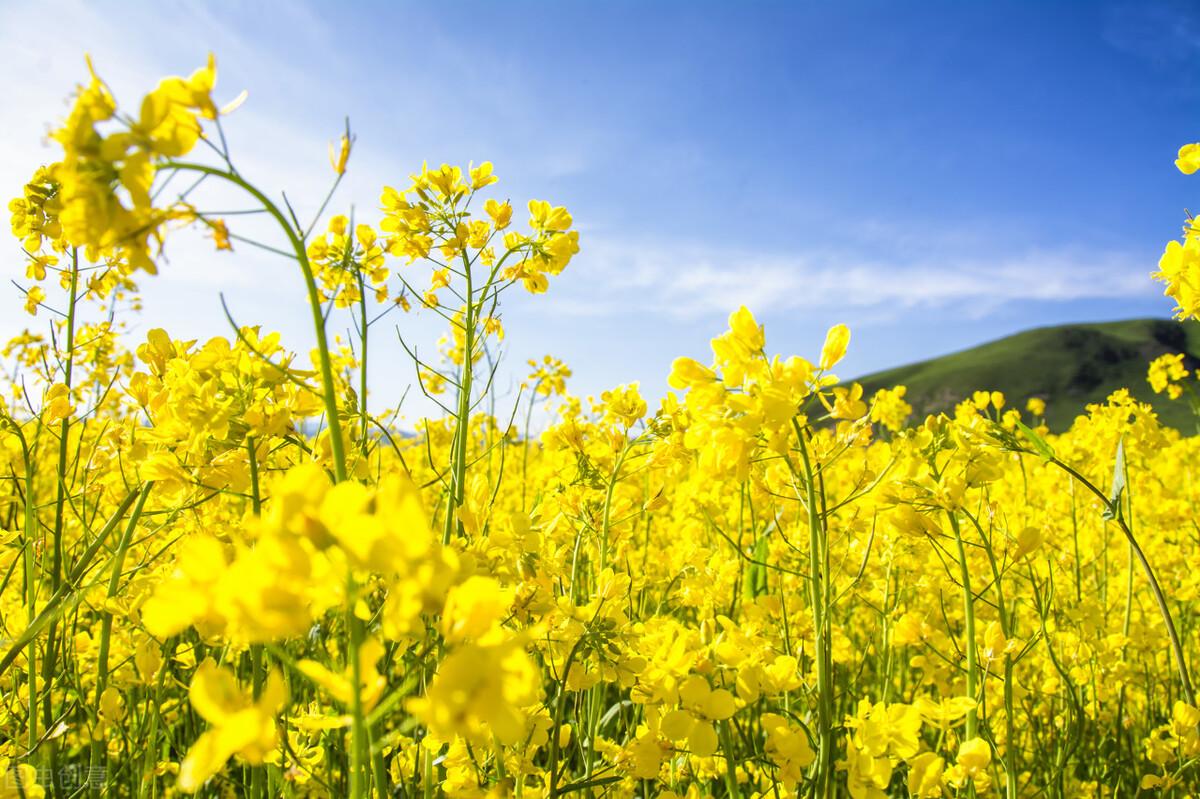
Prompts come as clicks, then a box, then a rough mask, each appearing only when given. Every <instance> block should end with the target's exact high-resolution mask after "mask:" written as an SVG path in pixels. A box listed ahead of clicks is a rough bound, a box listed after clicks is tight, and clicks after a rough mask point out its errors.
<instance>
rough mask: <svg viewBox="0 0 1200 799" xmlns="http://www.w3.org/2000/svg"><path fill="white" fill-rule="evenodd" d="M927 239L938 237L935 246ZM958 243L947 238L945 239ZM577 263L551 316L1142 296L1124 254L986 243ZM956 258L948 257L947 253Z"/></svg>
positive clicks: (661, 254)
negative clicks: (922, 251)
mask: <svg viewBox="0 0 1200 799" xmlns="http://www.w3.org/2000/svg"><path fill="white" fill-rule="evenodd" d="M934 238H935V239H936V237H934ZM959 238H960V237H959V236H957V235H955V236H950V237H948V240H957V239H959ZM581 242H582V245H583V252H582V253H581V254H580V255H579V256H577V260H576V261H575V262H573V263H572V265H571V267H569V269H570V272H569V274H568V275H565V276H564V279H563V280H561V281H560V283H559V286H558V290H559V291H560V295H559V296H558V297H556V298H555V302H554V303H553V306H554V307H553V309H552V310H556V311H561V312H563V313H567V314H571V315H579V314H591V315H606V314H610V313H614V312H624V311H628V312H647V313H655V314H663V315H668V316H674V317H694V316H699V315H704V314H713V313H721V314H723V313H727V312H728V311H730V310H731V309H733V308H736V307H737V306H738V305H742V304H744V305H746V306H747V307H749V308H751V309H753V310H755V311H756V312H762V313H767V312H771V311H783V310H805V309H808V310H812V309H827V308H829V307H846V308H859V309H877V310H881V311H884V312H886V311H888V310H891V311H894V312H900V311H905V310H911V309H914V308H930V309H937V308H948V307H950V306H954V307H956V308H957V310H958V312H959V313H960V314H962V315H967V316H980V315H984V314H986V313H988V312H990V311H993V310H995V309H996V308H997V307H999V306H1001V305H1003V304H1005V303H1009V302H1021V301H1060V302H1066V301H1072V300H1089V299H1112V298H1120V297H1129V296H1139V295H1140V296H1149V295H1151V294H1152V293H1155V291H1156V289H1155V288H1154V286H1153V284H1152V283H1151V281H1150V278H1149V272H1150V271H1151V268H1152V267H1151V266H1150V265H1148V264H1147V263H1146V262H1145V259H1144V258H1141V257H1139V256H1137V255H1135V254H1132V253H1117V252H1104V253H1099V252H1088V251H1084V250H1080V249H1075V248H1061V249H1045V248H1035V247H1029V248H1025V249H1022V250H1017V251H1015V252H1014V251H1011V250H1009V251H1005V250H1003V249H1001V248H1000V247H999V246H997V245H995V244H989V245H988V246H984V245H983V243H982V242H975V244H976V245H977V246H974V247H962V248H960V247H958V246H954V247H949V248H947V247H945V246H942V245H944V243H945V241H941V242H936V244H935V246H932V247H931V249H932V250H934V252H933V254H931V255H927V256H915V255H913V254H912V251H913V250H914V249H917V248H915V247H911V246H906V247H904V248H903V249H902V252H901V253H899V254H898V255H897V256H896V257H894V258H889V257H888V252H887V251H886V250H881V249H879V248H878V247H877V246H871V247H868V246H865V245H867V244H868V243H870V244H872V245H875V242H864V243H863V244H864V246H863V247H861V248H852V247H843V248H814V249H808V250H806V249H803V248H797V249H796V250H794V251H789V252H777V251H771V250H755V249H752V248H729V247H722V246H720V245H715V246H707V245H699V244H695V243H690V242H689V243H671V242H665V241H661V240H649V241H644V242H640V243H632V242H629V243H626V242H620V241H613V240H610V239H607V238H605V237H603V236H597V237H592V236H589V235H587V233H586V232H585V233H584V235H582V236H581ZM956 251H957V252H956Z"/></svg>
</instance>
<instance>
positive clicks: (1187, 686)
mask: <svg viewBox="0 0 1200 799" xmlns="http://www.w3.org/2000/svg"><path fill="white" fill-rule="evenodd" d="M1051 463H1054V464H1055V465H1056V466H1058V467H1059V468H1060V469H1062V470H1063V471H1065V472H1066V473H1067V474H1069V475H1071V476H1072V477H1074V478H1075V479H1076V480H1078V481H1079V482H1080V483H1081V484H1082V485H1083V486H1084V487H1085V488H1087V490H1089V491H1091V492H1092V493H1093V494H1095V495H1096V496H1097V497H1099V498H1100V501H1101V502H1103V503H1104V505H1105V507H1107V508H1108V509H1109V510H1110V511H1111V512H1112V514H1113V517H1114V519H1115V521H1116V522H1117V526H1119V527H1120V528H1121V532H1122V533H1124V535H1125V539H1126V540H1127V541H1128V542H1129V546H1130V548H1131V549H1132V550H1133V554H1134V556H1135V557H1136V558H1137V560H1138V563H1140V564H1141V567H1142V571H1143V572H1144V573H1145V575H1146V580H1147V581H1148V582H1149V583H1150V591H1151V592H1152V593H1153V594H1154V601H1155V603H1156V604H1157V605H1158V612H1159V613H1160V614H1161V615H1162V619H1163V623H1164V624H1165V625H1166V627H1167V637H1168V638H1169V639H1170V641H1171V653H1172V654H1173V655H1174V658H1175V665H1176V667H1177V668H1178V669H1179V682H1180V685H1181V686H1182V687H1183V695H1184V697H1185V698H1186V699H1187V703H1188V704H1189V705H1191V706H1192V707H1196V695H1195V693H1194V691H1193V690H1192V679H1191V675H1190V674H1189V673H1188V667H1187V660H1186V659H1185V658H1184V654H1183V645H1182V644H1180V642H1179V633H1178V632H1176V630H1175V621H1174V619H1172V618H1171V609H1170V608H1169V607H1168V606H1167V598H1166V595H1165V594H1163V590H1162V586H1160V585H1159V584H1158V578H1157V577H1156V576H1155V574H1154V569H1152V568H1151V567H1150V561H1149V560H1147V559H1146V553H1144V552H1143V551H1142V548H1141V546H1140V545H1138V542H1137V539H1136V538H1134V536H1133V531H1132V530H1130V529H1129V525H1128V524H1126V523H1125V518H1124V516H1123V515H1122V514H1121V512H1120V511H1121V509H1120V507H1114V503H1113V502H1111V501H1110V500H1109V498H1108V497H1107V496H1105V495H1104V492H1103V491H1101V490H1100V489H1099V488H1097V487H1096V486H1095V485H1094V484H1093V483H1092V482H1091V481H1090V480H1088V479H1087V478H1086V477H1084V476H1083V475H1081V474H1080V473H1079V472H1077V471H1075V470H1074V469H1072V468H1071V467H1070V466H1068V465H1067V464H1065V463H1063V462H1062V461H1060V460H1058V459H1057V458H1055V459H1054V460H1053V461H1051Z"/></svg>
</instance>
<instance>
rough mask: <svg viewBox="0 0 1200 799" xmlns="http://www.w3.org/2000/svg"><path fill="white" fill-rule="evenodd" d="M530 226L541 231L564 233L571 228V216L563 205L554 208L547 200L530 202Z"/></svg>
mask: <svg viewBox="0 0 1200 799" xmlns="http://www.w3.org/2000/svg"><path fill="white" fill-rule="evenodd" d="M529 226H530V227H531V228H533V229H534V230H540V231H548V232H551V231H552V232H560V231H564V230H566V229H568V228H569V227H571V215H570V214H569V213H567V209H566V208H563V207H562V206H561V205H559V206H553V207H552V206H551V205H550V203H548V202H546V201H545V200H530V201H529Z"/></svg>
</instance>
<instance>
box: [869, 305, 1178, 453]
mask: <svg viewBox="0 0 1200 799" xmlns="http://www.w3.org/2000/svg"><path fill="white" fill-rule="evenodd" d="M1168 352H1170V353H1175V352H1182V353H1185V354H1186V355H1187V358H1186V359H1185V361H1184V362H1185V364H1187V366H1188V368H1190V369H1195V368H1197V367H1198V366H1200V357H1198V356H1200V325H1194V324H1184V323H1181V322H1176V321H1172V320H1168V319H1130V320H1127V321H1122V322H1099V323H1094V324H1071V325H1057V326H1053V327H1039V328H1035V329H1033V330H1026V331H1024V332H1022V333H1017V334H1015V335H1012V336H1008V337H1007V338H1002V339H998V340H996V341H992V342H989V343H987V344H982V345H980V346H978V347H972V348H971V349H969V350H963V351H961V352H955V353H952V354H950V355H943V356H942V357H940V358H932V359H930V360H928V361H921V362H919V363H913V364H909V365H907V366H900V367H897V368H895V369H888V370H886V371H882V372H875V373H874V374H869V375H865V376H863V377H860V378H858V382H859V383H862V385H863V389H864V396H866V397H870V395H871V393H872V392H874V391H875V390H876V389H880V388H889V387H891V386H896V385H904V386H907V387H908V394H907V396H906V399H907V400H908V402H909V403H911V404H912V406H913V412H914V414H915V415H916V416H919V417H923V416H924V415H925V414H927V413H934V412H937V411H946V410H950V409H952V408H953V407H954V405H955V404H956V403H958V402H959V401H961V400H963V399H965V398H966V397H969V396H970V395H971V393H972V392H973V391H976V390H979V389H986V390H988V391H1002V392H1004V395H1005V397H1006V398H1007V400H1008V404H1009V405H1010V406H1014V407H1018V408H1021V409H1022V410H1024V407H1025V401H1026V400H1028V399H1029V398H1030V397H1041V398H1042V399H1044V400H1046V421H1047V424H1048V425H1049V426H1050V429H1051V430H1053V431H1055V432H1059V431H1062V430H1065V429H1066V428H1067V427H1069V426H1070V424H1071V422H1072V420H1074V418H1075V417H1076V416H1078V415H1079V414H1080V413H1082V412H1083V409H1084V406H1085V405H1087V404H1088V403H1090V402H1103V401H1104V399H1105V398H1106V397H1107V396H1108V395H1109V394H1111V393H1112V392H1113V391H1115V390H1116V389H1118V388H1128V389H1129V390H1130V391H1131V392H1132V393H1133V395H1134V396H1135V397H1137V398H1138V399H1139V400H1142V401H1144V402H1150V403H1152V404H1153V405H1154V409H1155V410H1156V411H1157V412H1158V415H1159V418H1160V419H1161V420H1162V422H1163V423H1164V424H1168V425H1171V426H1173V427H1176V428H1178V429H1180V430H1187V431H1191V430H1194V429H1195V422H1194V421H1193V418H1192V414H1191V410H1190V409H1189V407H1188V404H1187V402H1186V401H1185V400H1183V399H1179V400H1169V399H1167V397H1166V395H1165V394H1162V395H1156V394H1155V393H1154V392H1153V391H1151V390H1150V386H1149V384H1148V383H1147V382H1146V366H1147V365H1148V364H1149V362H1150V361H1151V360H1153V359H1154V358H1156V357H1158V356H1159V355H1162V354H1163V353H1168Z"/></svg>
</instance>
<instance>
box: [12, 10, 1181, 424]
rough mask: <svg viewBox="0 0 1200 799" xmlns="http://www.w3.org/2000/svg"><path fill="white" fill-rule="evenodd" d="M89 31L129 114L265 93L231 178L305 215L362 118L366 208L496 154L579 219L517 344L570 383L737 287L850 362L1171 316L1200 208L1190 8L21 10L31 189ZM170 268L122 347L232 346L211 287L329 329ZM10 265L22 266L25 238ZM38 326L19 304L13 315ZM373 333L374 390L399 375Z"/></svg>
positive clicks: (670, 345)
mask: <svg viewBox="0 0 1200 799" xmlns="http://www.w3.org/2000/svg"><path fill="white" fill-rule="evenodd" d="M50 31H54V34H53V36H52V37H51V36H48V35H47V34H48V33H49V32H50ZM50 42H53V47H52V52H50V53H47V52H45V50H44V49H45V48H46V45H47V44H48V43H50ZM85 50H86V51H88V52H91V53H92V55H93V58H94V60H95V62H96V65H97V68H98V70H99V71H100V73H101V74H102V75H103V76H104V77H105V78H106V79H107V80H108V81H109V82H110V84H111V85H112V86H113V87H114V89H115V90H116V92H117V94H118V96H119V97H121V98H123V100H124V101H125V102H127V103H133V102H136V101H137V99H138V97H139V96H140V93H142V92H144V91H146V90H148V89H149V88H150V87H152V86H153V84H154V82H156V80H157V79H158V78H159V77H160V76H162V75H165V74H178V73H187V72H189V71H191V70H192V69H194V68H195V67H196V66H198V65H200V64H201V63H202V62H203V60H204V58H205V56H206V54H207V52H208V51H209V50H212V51H213V52H215V53H216V54H217V58H218V64H219V73H220V78H219V82H218V92H217V96H218V98H219V99H228V98H232V97H233V96H234V95H236V94H237V92H238V91H240V90H241V89H242V88H246V89H248V90H249V100H248V101H247V103H246V104H245V105H244V106H243V108H242V109H239V110H238V111H237V112H236V114H235V115H234V116H233V117H231V118H230V119H229V121H228V130H229V132H230V135H231V137H232V146H233V150H234V153H235V155H236V157H237V158H238V160H239V161H240V162H241V164H240V165H241V168H242V170H243V172H244V173H246V174H248V175H249V176H250V177H251V178H253V179H255V180H256V181H257V182H258V183H259V184H260V185H262V186H264V187H267V188H276V189H287V190H288V194H289V197H293V198H296V199H297V201H298V204H299V205H301V206H302V207H303V208H309V209H311V207H312V206H313V205H314V204H315V202H316V201H317V200H319V198H320V196H321V195H322V193H323V188H324V186H325V184H326V182H327V180H328V177H329V172H328V164H327V162H326V144H327V142H328V141H329V140H330V139H333V138H335V137H336V136H337V135H338V133H339V132H340V128H341V125H342V119H343V117H344V116H347V115H348V116H349V117H350V119H351V122H352V125H353V127H354V129H355V131H356V133H357V135H358V144H357V147H356V150H355V153H354V157H353V159H352V161H351V171H350V175H349V180H348V181H347V183H346V185H345V187H344V189H345V190H344V191H343V192H342V193H341V194H340V195H339V197H338V199H339V201H340V202H341V204H342V206H343V207H348V206H349V205H351V204H353V205H354V207H355V209H356V213H358V214H359V215H360V216H363V217H367V218H372V216H373V214H374V213H375V208H376V205H377V199H378V193H379V187H380V186H381V185H383V184H387V183H404V182H405V180H406V177H407V175H408V174H410V173H411V172H412V171H414V169H416V168H418V167H419V166H420V164H421V162H422V161H423V160H428V161H430V162H433V163H438V162H441V161H450V162H453V163H463V164H465V163H466V162H468V161H472V160H473V161H475V162H479V161H482V160H491V161H493V162H494V163H495V165H496V171H497V173H498V174H499V175H500V177H501V180H502V182H501V184H499V186H498V187H497V189H499V190H502V191H503V193H504V194H505V195H507V196H511V197H512V198H514V199H517V200H523V199H525V198H528V197H538V198H544V199H549V200H552V201H553V202H555V203H556V204H564V205H566V206H567V207H568V208H570V209H571V211H572V212H573V214H574V216H575V219H576V222H577V225H578V227H579V229H580V231H581V245H582V252H581V253H580V255H579V256H577V258H576V260H575V261H574V262H573V263H572V264H571V266H570V267H569V269H568V271H567V272H566V273H564V274H563V275H562V276H561V278H560V279H559V280H558V281H557V282H556V283H555V284H553V285H552V287H551V291H550V293H549V294H548V295H546V296H542V297H538V298H519V299H517V300H516V301H514V302H511V303H510V304H509V306H508V308H507V311H506V315H505V321H506V326H507V328H508V332H509V339H508V347H509V352H508V355H507V359H508V362H509V363H510V364H511V365H513V366H512V370H513V372H514V373H516V372H519V369H518V368H517V365H519V364H520V363H521V362H523V361H524V360H525V359H526V358H529V357H537V356H540V355H541V354H543V353H546V352H549V353H553V354H555V355H558V356H560V357H563V358H565V359H566V360H567V361H568V362H569V363H570V364H571V365H572V366H573V367H574V369H575V373H576V378H575V379H574V381H573V383H572V385H573V386H574V388H575V389H576V390H577V391H579V392H581V393H598V392H599V391H601V390H603V389H604V388H606V387H609V386H611V385H615V384H617V383H621V382H626V381H629V380H640V381H641V382H642V384H643V386H644V387H645V390H646V393H647V394H648V395H651V396H657V395H658V394H660V393H661V391H662V390H664V388H665V375H666V373H667V370H668V368H669V364H670V362H671V360H672V359H673V358H674V357H675V356H677V355H681V354H686V355H692V356H696V357H701V358H703V357H705V356H706V355H707V342H708V339H709V338H710V337H711V336H712V335H714V334H716V333H718V332H720V331H721V330H722V329H723V328H724V324H725V317H726V316H727V315H728V313H729V312H730V311H732V310H733V309H734V308H736V307H737V305H739V304H741V303H745V304H746V305H747V306H749V307H750V308H751V310H753V311H754V312H755V313H756V315H757V316H758V317H759V319H760V321H762V322H764V323H765V324H766V326H767V336H768V347H769V349H771V350H773V351H777V352H781V353H784V354H792V353H796V354H802V355H807V356H809V357H814V356H815V355H816V353H817V351H818V350H819V348H820V344H821V341H822V338H823V336H824V331H825V329H826V328H828V327H829V326H830V325H832V324H834V323H838V322H845V323H847V324H849V325H850V326H851V328H852V330H853V331H854V337H853V340H852V343H851V353H850V355H849V357H848V358H847V360H846V363H845V365H844V367H842V368H841V369H840V371H841V373H842V374H843V376H851V375H854V374H857V373H861V372H866V371H871V370H874V369H878V368H883V367H887V366H893V365H897V364H900V363H903V362H907V361H912V360H916V359H920V358H924V357H929V356H932V355H937V354H941V353H944V352H948V351H952V350H956V349H961V348H963V347H966V346H970V345H973V344H976V343H979V342H982V341H985V340H988V339H991V338H995V337H998V336H1001V335H1004V334H1007V333H1011V332H1015V331H1017V330H1020V329H1024V328H1027V327H1031V326H1035V325H1039V324H1051V323H1059V322H1066V321H1084V320H1106V319H1117V318H1128V317H1137V316H1165V315H1168V314H1169V313H1170V303H1169V302H1168V301H1167V300H1166V299H1164V298H1163V297H1162V296H1161V291H1160V289H1159V287H1158V286H1157V285H1156V284H1154V283H1153V282H1152V281H1151V280H1150V278H1149V273H1150V272H1151V271H1152V270H1153V269H1154V268H1155V265H1156V263H1157V259H1158V256H1159V254H1160V253H1161V251H1162V246H1163V243H1164V242H1165V241H1166V240H1167V239H1168V238H1170V237H1172V236H1174V235H1176V233H1177V231H1178V229H1179V223H1180V222H1181V220H1182V215H1183V209H1184V208H1185V207H1188V206H1191V207H1196V206H1197V205H1200V203H1197V202H1196V199H1195V198H1196V197H1197V196H1198V195H1200V183H1197V182H1196V180H1194V179H1193V180H1190V181H1189V179H1188V178H1185V177H1184V176H1182V175H1180V174H1179V173H1178V172H1177V171H1176V170H1175V168H1174V166H1173V165H1172V161H1173V158H1174V153H1175V150H1176V149H1177V148H1178V146H1179V145H1180V144H1183V143H1185V142H1188V141H1193V140H1197V139H1200V118H1198V114H1197V112H1198V111H1200V69H1198V67H1200V10H1198V8H1197V7H1196V6H1195V5H1193V4H1189V3H1183V2H1180V3H1160V2H1150V3H1144V2H1118V3H1065V2H1062V3H1034V2H1028V3H1015V2H1009V3H987V4H984V3H961V2H945V3H906V4H895V3H865V2H848V3H838V4H832V3H736V4H734V3H721V4H717V3H702V2H688V3H685V2H670V3H646V2H638V3H633V2H621V3H600V2H592V3H583V2H554V3H551V2H540V3H532V2H514V3H503V4H502V3H428V4H425V3H375V4H371V3H360V4H348V3H347V4H343V3H338V4H333V3H328V4H323V3H308V4H304V3H299V2H295V3H263V4H259V3H183V2H177V3H149V2H146V3H122V4H117V3H94V4H86V3H78V2H60V1H59V0H54V1H53V2H46V3H37V4H30V3H17V2H11V1H10V0H0V74H2V75H4V76H5V77H4V78H3V79H0V80H2V81H3V82H2V84H0V85H3V86H4V102H3V103H0V148H3V149H2V151H3V152H4V153H5V155H4V156H3V158H2V159H0V182H2V183H3V185H4V186H6V187H7V188H6V191H7V192H9V193H10V194H11V193H15V191H16V190H17V189H18V187H19V185H20V183H21V182H22V180H23V178H24V177H25V176H26V175H27V174H28V173H29V172H30V171H31V170H32V168H33V167H34V166H35V165H36V164H37V163H40V162H42V161H45V160H47V159H48V158H50V157H52V156H53V152H52V151H51V150H49V149H47V148H46V147H45V146H44V145H43V144H42V137H43V134H44V132H45V127H46V123H47V122H48V121H51V120H54V119H56V118H58V117H60V116H61V115H62V114H63V113H64V104H63V98H64V97H65V96H66V95H67V94H68V93H69V92H70V90H71V88H72V86H73V84H74V83H75V82H77V81H78V80H81V79H82V78H83V76H84V74H85V72H84V67H83V62H82V53H83V52H84V51H85ZM242 249H243V250H244V249H245V248H242ZM170 255H171V263H170V264H168V265H167V266H165V267H164V268H163V270H162V273H161V274H160V276H158V277H156V278H153V279H146V280H145V281H143V287H144V289H145V294H146V299H147V303H146V304H147V310H146V312H145V313H144V314H143V315H142V317H141V318H140V319H133V320H130V321H131V326H132V327H134V328H135V331H134V336H135V337H137V336H141V335H144V331H145V329H147V328H149V327H152V326H158V325H162V326H166V327H168V329H170V330H171V331H172V332H173V333H176V334H177V335H179V336H181V337H183V336H187V337H206V336H210V335H222V334H225V333H226V332H227V329H226V325H225V322H224V319H223V317H222V314H221V309H220V303H219V299H218V294H219V293H220V292H222V291H224V292H226V295H227V296H228V297H229V298H230V303H231V307H232V308H233V310H234V312H235V314H236V315H237V316H238V317H239V319H240V320H241V321H244V322H260V323H262V324H264V325H265V326H267V327H268V328H273V329H278V330H281V331H282V332H283V333H284V335H285V340H286V341H288V342H289V343H291V345H292V346H293V347H295V348H297V349H304V348H306V347H307V346H308V341H309V340H310V338H309V334H308V332H307V330H306V327H305V325H306V320H305V313H306V312H305V309H304V306H303V300H302V297H301V296H300V294H299V293H298V291H297V286H296V278H295V275H294V274H292V272H291V271H290V270H289V269H288V266H287V264H286V263H282V262H276V261H275V260H273V259H271V258H270V257H269V256H263V255H260V254H257V253H252V252H242V251H239V252H237V253H235V254H234V255H233V256H230V255H229V254H227V253H220V254H218V253H214V252H212V251H211V248H210V247H209V246H208V245H206V244H205V243H204V242H203V241H202V240H200V239H198V238H196V237H193V238H192V239H188V238H187V237H186V236H185V237H183V238H181V239H180V240H179V241H178V242H176V243H173V244H172V249H171V250H170ZM0 265H2V266H0V269H3V270H4V274H5V276H6V277H15V278H19V277H20V276H21V272H22V268H21V262H20V254H19V252H18V250H17V249H16V247H15V245H14V247H13V248H12V249H10V251H9V255H8V256H7V257H5V258H3V259H0ZM9 294H11V295H12V296H11V297H10V299H9V300H8V302H9V306H8V307H10V308H14V307H16V305H17V304H18V299H17V293H16V290H15V289H12V290H10V291H9ZM398 321H399V322H400V323H401V325H403V327H404V331H405V333H406V335H407V336H408V337H410V338H411V339H412V340H413V341H415V342H418V343H423V344H424V346H426V347H428V346H429V345H430V344H431V343H432V341H433V340H434V339H435V338H436V336H437V333H438V327H437V325H435V324H434V322H433V320H420V319H416V320H414V319H413V318H411V317H405V318H402V319H401V318H398ZM24 323H25V320H24V319H21V318H19V317H18V316H17V315H16V314H3V315H0V334H4V335H10V334H12V333H14V332H16V331H17V330H18V329H19V327H20V326H21V325H23V324H24ZM380 333H381V339H386V340H388V341H385V342H384V343H382V344H381V349H380V350H379V352H380V353H381V354H380V359H379V360H378V361H376V367H375V370H374V375H373V384H374V387H375V388H374V390H375V393H376V397H375V401H376V402H377V403H378V404H380V405H384V404H388V403H389V402H390V400H391V399H392V398H393V397H394V396H396V395H398V393H399V391H401V390H402V388H403V386H404V385H406V384H407V383H408V382H409V379H410V371H409V370H408V369H407V368H405V367H404V366H403V365H402V364H401V361H400V360H399V357H400V352H399V349H398V348H397V347H395V346H392V345H390V339H391V338H393V337H394V333H393V332H392V331H391V330H381V331H380ZM393 364H400V365H399V366H394V365H393ZM419 410H420V408H419V406H413V411H414V412H417V411H419Z"/></svg>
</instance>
